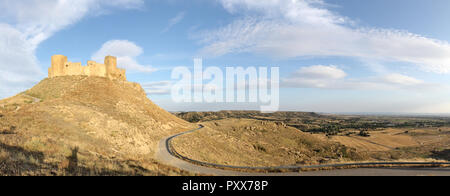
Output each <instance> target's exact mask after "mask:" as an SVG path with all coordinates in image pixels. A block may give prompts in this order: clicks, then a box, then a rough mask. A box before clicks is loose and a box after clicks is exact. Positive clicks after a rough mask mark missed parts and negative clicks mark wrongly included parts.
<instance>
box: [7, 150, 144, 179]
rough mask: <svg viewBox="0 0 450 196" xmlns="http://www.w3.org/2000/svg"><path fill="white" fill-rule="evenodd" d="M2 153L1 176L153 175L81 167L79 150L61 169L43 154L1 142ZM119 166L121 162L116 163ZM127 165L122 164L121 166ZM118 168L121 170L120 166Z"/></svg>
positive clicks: (137, 171) (75, 151)
mask: <svg viewBox="0 0 450 196" xmlns="http://www.w3.org/2000/svg"><path fill="white" fill-rule="evenodd" d="M0 153H7V156H6V157H1V156H0V176H5V175H6V176H22V175H32V176H52V175H58V176H129V175H143V174H144V173H147V174H148V173H151V171H149V170H146V169H144V168H141V167H140V168H134V171H133V172H131V171H120V169H118V170H113V169H106V168H87V167H84V166H80V165H79V160H78V153H79V148H78V147H75V148H73V149H72V154H71V156H69V157H66V158H67V161H68V166H67V167H66V168H60V167H58V165H56V164H50V163H46V162H45V161H44V160H45V155H44V153H42V152H36V151H28V150H25V149H24V148H21V147H17V146H11V145H7V144H4V143H1V142H0ZM116 164H117V165H119V164H120V163H119V162H116ZM123 164H126V163H122V164H121V165H123ZM117 168H120V166H118V167H117Z"/></svg>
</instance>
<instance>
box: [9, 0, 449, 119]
mask: <svg viewBox="0 0 450 196" xmlns="http://www.w3.org/2000/svg"><path fill="white" fill-rule="evenodd" d="M0 8H2V10H8V11H5V12H3V13H0V49H1V50H0V73H1V76H0V97H2V98H4V97H8V96H12V95H14V94H17V93H18V92H21V91H23V90H25V89H27V88H30V87H32V86H33V85H34V84H36V83H37V82H39V81H40V80H41V79H43V78H45V77H46V74H47V72H46V70H47V68H48V67H49V66H50V57H51V56H52V55H54V54H64V55H66V56H68V57H69V60H70V61H73V62H82V63H83V64H86V61H87V60H90V59H93V60H97V61H101V60H102V59H101V58H102V57H103V56H104V55H108V54H111V55H115V56H118V57H119V66H120V67H123V68H126V69H127V76H128V79H129V80H130V81H134V82H139V83H141V84H142V86H143V87H144V88H145V89H146V90H147V92H148V93H149V98H150V99H152V100H153V101H154V102H155V103H157V104H158V105H160V106H162V107H163V108H165V109H167V110H170V111H183V110H184V111H185V110H222V109H258V108H259V107H258V105H256V104H237V103H210V104H206V103H196V104H187V103H183V104H179V103H173V101H171V96H170V95H169V94H168V93H169V91H170V85H171V84H173V83H174V82H176V81H173V80H171V78H170V76H171V70H172V68H174V67H176V66H189V67H192V66H193V58H195V57H202V58H203V65H204V66H219V67H222V68H224V67H226V66H243V67H249V66H269V67H270V66H279V67H280V78H281V81H280V82H281V83H280V85H281V90H280V109H281V110H289V111H315V112H395V113H449V111H450V99H449V97H450V96H449V95H450V92H449V91H448V90H449V88H448V86H449V85H450V79H449V74H450V44H449V43H448V41H449V40H450V25H449V22H448V20H447V19H448V18H450V12H448V9H449V8H450V2H449V1H447V0H434V1H433V2H432V3H431V2H429V1H426V0H396V1H392V0H372V1H361V0H345V1H341V0H296V1H295V0H189V1H185V0H168V1H167V0H166V1H163V0H146V1H144V0H116V1H107V0H79V1H75V2H67V1H58V0H21V1H17V0H2V1H1V2H0Z"/></svg>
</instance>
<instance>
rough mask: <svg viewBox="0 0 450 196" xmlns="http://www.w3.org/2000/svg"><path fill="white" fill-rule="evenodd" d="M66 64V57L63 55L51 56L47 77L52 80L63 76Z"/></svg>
mask: <svg viewBox="0 0 450 196" xmlns="http://www.w3.org/2000/svg"><path fill="white" fill-rule="evenodd" d="M66 63H67V57H66V56H64V55H54V56H52V66H51V67H50V68H49V69H48V77H50V78H53V77H56V76H63V75H64V64H66Z"/></svg>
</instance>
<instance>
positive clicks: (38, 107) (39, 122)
mask: <svg viewBox="0 0 450 196" xmlns="http://www.w3.org/2000/svg"><path fill="white" fill-rule="evenodd" d="M36 98H38V99H39V101H36ZM27 100H28V101H27ZM1 106H3V107H1ZM0 116H1V117H0V128H2V131H4V130H6V131H9V132H10V133H8V134H0V144H1V145H3V146H4V147H5V148H4V149H3V153H11V152H10V151H14V152H18V153H15V154H17V156H19V157H20V156H22V155H20V154H21V153H22V154H23V152H32V153H41V154H42V159H40V161H39V162H38V163H39V164H34V165H37V166H36V167H35V168H36V169H34V170H36V171H37V170H38V169H39V167H40V166H42V167H46V168H50V169H48V171H51V172H47V173H43V174H42V175H47V174H51V173H52V172H53V173H56V174H58V175H66V174H67V173H62V172H59V170H60V169H61V168H63V170H64V171H68V170H70V171H73V172H74V174H75V175H78V174H80V175H84V174H85V175H89V174H99V175H101V174H105V175H108V174H119V175H120V174H133V172H134V173H136V172H138V173H139V174H143V175H181V174H186V173H184V172H182V171H179V170H178V169H175V168H171V167H168V166H163V165H161V164H158V163H156V161H155V160H154V159H153V157H154V153H155V149H156V147H157V144H158V142H159V140H161V139H162V138H163V137H167V136H169V135H173V134H175V133H179V132H182V131H185V130H189V129H192V128H195V127H196V126H195V125H192V124H190V123H188V122H186V121H184V120H181V119H179V118H177V117H175V116H173V115H172V114H170V113H168V112H166V111H164V110H163V109H161V108H159V107H158V106H157V105H155V104H154V103H152V102H151V101H150V100H149V99H148V98H147V96H146V94H145V92H144V90H143V89H142V88H141V87H140V85H138V84H136V83H131V82H124V81H112V80H109V79H106V78H100V77H83V76H66V77H57V78H52V79H45V80H43V81H41V82H40V83H39V84H38V85H36V86H35V87H33V88H32V89H30V90H28V91H26V92H24V93H22V94H19V95H17V96H15V97H12V98H9V99H6V100H2V101H0ZM11 129H13V130H11ZM74 148H77V149H78V150H77V153H76V156H77V164H76V167H77V168H81V169H80V171H78V170H76V169H73V168H72V169H70V167H73V161H72V166H70V167H69V165H70V164H69V162H70V161H69V160H70V159H69V158H68V157H71V156H74V154H73V149H74ZM21 151H23V152H21ZM13 154H14V153H13ZM25 154H27V153H25ZM28 154H29V153H28ZM0 155H1V154H0ZM26 159H28V158H26ZM20 160H22V159H20ZM10 161H11V160H10V159H7V160H5V159H3V160H0V162H3V163H4V162H10ZM22 161H23V160H22ZM32 162H35V163H36V161H32ZM19 163H20V161H15V162H14V164H18V165H17V168H20V171H21V172H25V174H26V172H27V171H29V170H28V169H29V168H34V167H28V166H27V167H25V168H22V167H21V165H20V164H19ZM11 164H12V163H11ZM14 164H12V165H14ZM3 165H5V164H3ZM25 165H26V164H25ZM27 168H28V169H27ZM137 168H138V169H137ZM3 169H5V168H4V167H2V169H0V174H2V172H5V171H8V170H3ZM6 169H7V168H6ZM30 170H33V169H30ZM34 170H33V171H34ZM18 171H19V170H17V171H15V172H13V174H18V175H21V174H23V173H20V172H19V173H18ZM36 174H37V175H40V173H36Z"/></svg>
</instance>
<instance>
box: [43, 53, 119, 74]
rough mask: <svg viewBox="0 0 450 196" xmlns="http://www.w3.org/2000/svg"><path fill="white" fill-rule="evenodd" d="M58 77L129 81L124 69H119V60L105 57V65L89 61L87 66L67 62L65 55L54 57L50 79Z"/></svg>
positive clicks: (50, 69)
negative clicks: (88, 77)
mask: <svg viewBox="0 0 450 196" xmlns="http://www.w3.org/2000/svg"><path fill="white" fill-rule="evenodd" d="M58 76H98V77H106V78H109V79H111V80H127V78H126V75H125V70H124V69H119V68H117V58H116V57H113V56H107V57H105V64H100V63H97V62H95V61H88V62H87V66H82V65H81V63H72V62H68V61H67V57H66V56H63V55H54V56H52V66H51V67H50V68H49V69H48V77H49V78H54V77H58Z"/></svg>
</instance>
